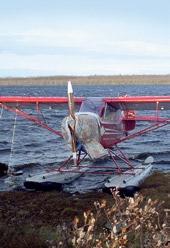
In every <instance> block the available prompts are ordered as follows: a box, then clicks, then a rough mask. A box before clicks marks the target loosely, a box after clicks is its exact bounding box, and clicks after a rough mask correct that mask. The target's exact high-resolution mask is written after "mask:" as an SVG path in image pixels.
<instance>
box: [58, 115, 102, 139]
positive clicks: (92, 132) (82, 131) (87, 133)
mask: <svg viewBox="0 0 170 248" xmlns="http://www.w3.org/2000/svg"><path fill="white" fill-rule="evenodd" d="M74 122H75V120H73V119H72V117H70V116H68V117H65V118H64V119H63V121H62V124H61V131H62V134H63V137H64V139H65V140H66V142H68V143H70V142H71V134H70V129H69V126H70V127H72V128H73V126H74ZM75 135H76V137H77V139H78V140H79V141H80V142H82V143H87V142H89V140H91V139H95V140H96V141H98V142H99V141H100V138H101V137H100V126H99V122H98V120H97V118H96V116H92V115H89V114H78V113H77V114H76V126H75Z"/></svg>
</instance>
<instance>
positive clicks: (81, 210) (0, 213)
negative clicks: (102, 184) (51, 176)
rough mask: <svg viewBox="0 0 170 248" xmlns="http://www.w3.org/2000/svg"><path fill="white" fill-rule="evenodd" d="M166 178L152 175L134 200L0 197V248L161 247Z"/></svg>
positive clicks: (50, 194) (38, 194) (169, 184)
mask: <svg viewBox="0 0 170 248" xmlns="http://www.w3.org/2000/svg"><path fill="white" fill-rule="evenodd" d="M169 177H170V174H169V173H167V174H162V173H155V174H153V175H152V176H151V177H150V178H148V180H146V182H145V184H144V185H143V189H142V190H141V192H140V195H139V196H137V197H135V198H134V199H128V198H125V199H121V198H120V197H119V196H118V195H117V194H115V193H114V192H113V195H108V194H104V193H97V192H94V193H87V194H76V195H70V194H66V193H62V192H56V191H52V192H0V247H1V248H6V247H8V248H22V247H33V248H34V247H37V248H39V247H49V248H52V247H53V248H57V247H62V248H67V247H70V248H71V247H72V248H73V247H76V248H78V247H79V248H80V247H81V248H83V247H87V248H88V247H90V248H91V247H96V248H101V247H102V248H104V247H108V248H111V247H122V248H123V247H129V248H138V247H146V248H152V247H154V248H156V247H165V246H163V243H165V240H166V239H167V237H166V235H167V234H166V230H165V227H166V226H165V225H163V224H166V223H164V222H165V213H164V209H165V208H166V209H168V208H169V209H170V201H169V200H170V196H169V192H170V180H169V179H170V178H169ZM163 202H164V203H163ZM142 245H143V246H142Z"/></svg>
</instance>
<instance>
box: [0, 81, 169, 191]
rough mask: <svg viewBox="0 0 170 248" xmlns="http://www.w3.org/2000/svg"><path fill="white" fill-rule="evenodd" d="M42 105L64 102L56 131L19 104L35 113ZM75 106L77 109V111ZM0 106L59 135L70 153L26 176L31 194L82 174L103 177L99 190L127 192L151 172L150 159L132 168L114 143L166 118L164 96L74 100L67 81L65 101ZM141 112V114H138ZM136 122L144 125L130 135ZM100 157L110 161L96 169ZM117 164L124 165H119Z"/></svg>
mask: <svg viewBox="0 0 170 248" xmlns="http://www.w3.org/2000/svg"><path fill="white" fill-rule="evenodd" d="M43 104H45V105H49V106H52V105H53V104H55V105H58V104H68V110H69V114H68V116H66V117H65V118H64V119H63V120H62V123H61V131H59V130H55V129H54V128H52V127H50V126H49V125H47V123H46V122H45V121H44V120H42V118H39V115H37V116H35V115H31V114H30V113H28V111H26V109H24V108H25V106H28V105H35V106H36V109H37V111H38V112H40V108H41V107H42V108H43ZM75 105H78V108H79V110H78V111H76V110H75ZM0 106H1V109H2V110H7V111H10V112H13V113H15V115H18V116H20V117H23V118H25V119H26V120H28V121H31V122H33V123H35V124H36V125H38V126H40V127H42V128H45V129H47V130H48V131H50V132H52V133H53V134H55V135H57V136H60V137H61V138H63V139H64V140H65V141H66V143H67V144H68V145H69V146H70V149H71V155H70V156H69V158H68V159H66V160H65V161H63V162H62V163H61V164H60V165H59V166H57V168H53V169H50V170H49V169H48V170H45V171H43V172H41V173H39V174H37V175H32V176H31V175H30V176H28V177H27V178H26V180H25V182H24V186H25V187H26V188H28V189H35V190H37V189H38V190H40V189H49V188H57V189H62V188H63V185H65V184H68V183H71V182H73V181H74V180H76V179H78V178H79V177H80V176H81V175H82V174H86V173H87V174H93V175H98V174H104V175H107V179H106V181H105V182H104V185H103V188H106V189H108V188H109V189H110V188H116V189H120V190H122V189H123V190H128V189H129V190H131V189H132V190H133V189H135V188H136V187H138V186H139V185H140V183H141V182H142V181H143V180H144V179H145V178H146V177H147V176H148V175H149V174H150V173H151V170H152V166H153V161H154V160H153V157H152V156H148V157H147V158H145V160H144V161H142V162H141V161H140V162H139V164H138V165H133V162H132V161H131V160H130V159H129V158H128V156H127V155H126V154H125V153H124V152H123V151H122V150H121V149H120V148H119V146H118V144H120V143H121V142H124V141H126V140H130V139H133V138H135V137H138V136H140V135H143V134H145V133H148V132H150V131H153V130H156V129H158V128H161V127H163V126H166V125H168V124H169V123H170V118H169V117H162V116H161V113H162V112H163V111H166V110H169V109H170V96H127V95H125V96H119V97H86V98H85V97H74V95H73V88H72V84H71V82H70V81H69V82H68V96H67V97H31V96H30V97H25V96H24V97H21V96H0ZM142 110H145V111H146V112H147V114H146V115H141V114H139V113H140V111H141V112H142ZM150 110H153V111H154V114H153V111H152V115H150V114H148V113H149V111H150ZM137 111H138V112H137ZM138 121H144V122H148V123H149V124H148V126H147V127H145V128H143V129H141V130H139V129H137V130H136V131H135V129H136V123H137V122H138ZM87 159H90V160H91V161H92V163H91V165H89V164H87V163H86V162H85V161H86V160H87ZM105 159H110V160H111V161H112V162H113V166H109V167H108V166H103V165H102V171H101V170H100V168H101V165H96V163H93V161H98V160H103V161H105ZM119 161H121V162H123V164H124V165H126V166H123V167H122V165H121V166H120V164H119ZM121 164H122V163H121ZM89 169H90V171H89ZM92 169H94V171H92ZM96 169H99V170H97V171H96ZM8 174H9V175H11V174H12V175H15V170H14V168H11V167H9V168H8ZM16 175H17V173H16Z"/></svg>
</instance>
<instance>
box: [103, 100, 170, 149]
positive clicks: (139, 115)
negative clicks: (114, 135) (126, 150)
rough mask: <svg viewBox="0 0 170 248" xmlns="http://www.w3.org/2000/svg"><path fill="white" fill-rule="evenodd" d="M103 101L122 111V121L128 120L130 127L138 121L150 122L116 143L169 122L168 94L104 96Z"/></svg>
mask: <svg viewBox="0 0 170 248" xmlns="http://www.w3.org/2000/svg"><path fill="white" fill-rule="evenodd" d="M104 101H105V102H106V103H107V104H109V105H111V106H113V107H115V108H117V109H120V110H122V111H124V117H123V121H125V123H126V122H127V123H128V122H129V123H130V125H131V124H132V127H135V123H136V122H138V121H147V122H151V123H152V124H150V125H149V126H148V127H146V128H144V129H143V130H139V131H138V130H137V131H136V132H135V131H134V132H132V133H130V134H128V135H127V137H124V138H121V139H119V140H118V141H116V143H117V144H118V143H121V142H122V141H126V140H129V139H133V138H135V137H137V136H139V135H142V134H144V133H147V132H149V131H153V130H156V129H158V128H160V127H163V126H166V125H168V124H170V111H169V110H170V96H123V97H115V98H111V97H106V98H104ZM133 123H134V124H133ZM132 129H133V128H132Z"/></svg>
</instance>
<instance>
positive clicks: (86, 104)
mask: <svg viewBox="0 0 170 248" xmlns="http://www.w3.org/2000/svg"><path fill="white" fill-rule="evenodd" d="M104 106H105V103H104V101H103V99H102V98H98V97H97V98H96V97H89V98H86V99H85V100H84V101H83V102H82V104H81V107H80V110H79V111H80V112H92V113H96V114H98V115H99V116H101V115H102V113H103V110H104Z"/></svg>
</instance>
